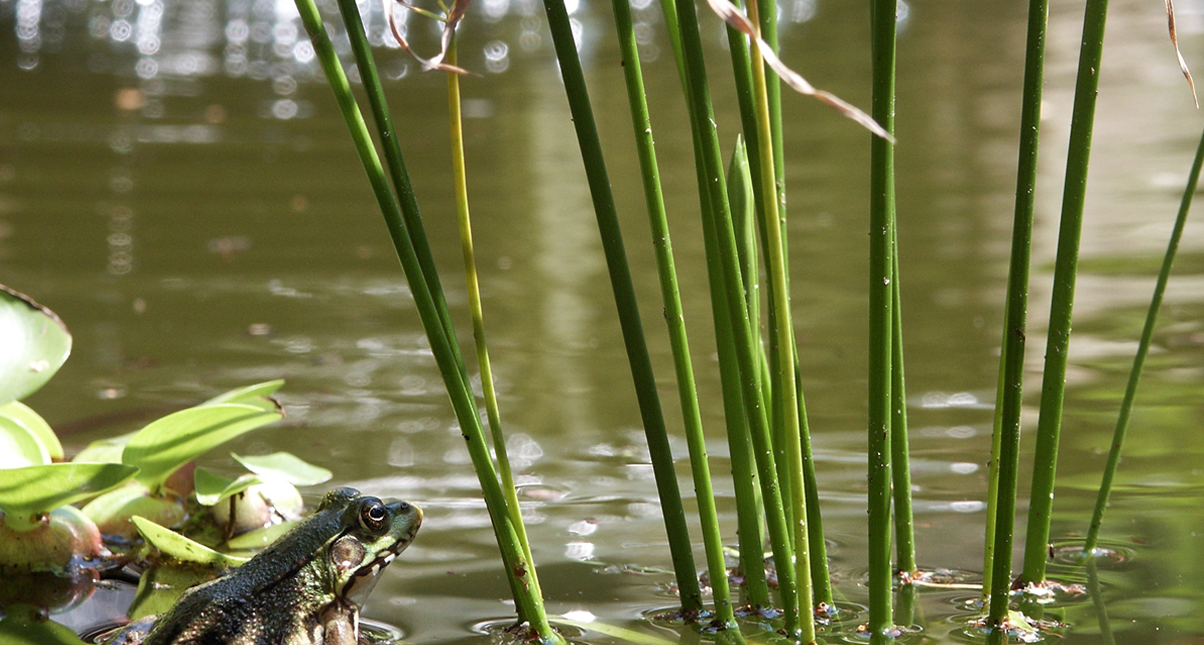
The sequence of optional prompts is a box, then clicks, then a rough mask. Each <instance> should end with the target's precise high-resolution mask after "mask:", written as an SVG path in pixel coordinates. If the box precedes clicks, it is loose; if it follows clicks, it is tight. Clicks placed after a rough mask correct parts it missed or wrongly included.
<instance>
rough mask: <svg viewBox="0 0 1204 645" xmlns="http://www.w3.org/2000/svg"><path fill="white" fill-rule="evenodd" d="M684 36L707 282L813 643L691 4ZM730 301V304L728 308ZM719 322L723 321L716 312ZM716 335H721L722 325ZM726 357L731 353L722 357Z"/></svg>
mask: <svg viewBox="0 0 1204 645" xmlns="http://www.w3.org/2000/svg"><path fill="white" fill-rule="evenodd" d="M676 9H677V19H678V28H679V30H680V31H679V33H680V36H681V46H682V57H683V60H684V68H685V72H686V73H685V77H686V87H687V92H688V96H687V102H686V104H687V106H688V108H689V110H690V112H691V114H690V123H691V128H692V130H693V134H694V145H695V157H696V159H698V160H701V164H700V165H699V169H698V172H699V193H700V199H701V205H702V209H701V210H702V211H703V213H702V215H703V237H704V241H705V242H706V246H707V265H708V275H709V276H710V285H711V293H712V303H713V305H714V306H716V307H717V306H718V305H721V304H726V310H727V324H728V325H730V329H731V332H732V339H733V341H734V342H733V343H732V345H734V349H735V352H734V353H735V358H736V363H737V366H738V369H737V370H736V372H737V373H738V375H739V384H740V392H741V400H742V403H743V406H744V411H745V414H746V419H747V422H748V426H749V435H750V438H751V441H752V444H753V451H754V454H755V456H756V461H757V471H758V476H759V478H760V483H761V490H762V497H763V501H764V504H765V511H766V515H767V518H766V519H767V522H766V524H767V528H768V531H769V537H770V545H771V547H772V549H773V554H774V561H775V563H776V564H777V571H778V583H779V591H780V593H781V596H782V604H783V609H784V610H785V622H786V630H787V632H788V633H790V634H792V635H798V637H799V638H801V639H802V640H803V641H804V642H811V641H812V640H814V618H813V616H812V613H811V611H810V597H811V590H810V589H804V588H801V587H798V586H796V585H797V581H796V579H795V575H794V574H795V570H794V567H793V566H791V563H793V562H794V561H795V554H794V547H793V545H792V540H791V533H790V529H789V526H788V525H787V524H786V521H785V517H784V515H783V506H782V499H781V492H780V488H779V487H778V486H777V485H776V465H775V463H774V458H773V442H772V438H771V437H770V434H769V429H768V427H767V425H766V422H767V419H766V416H765V411H764V399H763V395H762V390H761V387H762V386H761V382H760V369H759V363H758V359H757V357H756V356H757V354H756V350H755V348H754V347H753V346H752V343H751V338H752V332H751V328H750V323H749V316H748V308H747V305H746V302H745V299H744V298H742V297H739V295H738V294H739V293H740V288H741V285H742V284H743V281H742V278H741V275H740V263H739V262H740V261H739V252H738V250H737V244H736V239H735V232H734V228H733V225H732V218H731V212H730V202H729V201H728V195H727V186H726V182H725V180H724V173H723V162H722V159H721V157H720V153H719V139H718V134H717V132H716V130H715V121H714V115H713V113H712V109H711V101H710V89H709V87H708V83H707V78H706V66H705V63H704V61H703V56H702V41H701V35H700V33H699V29H698V16H697V14H696V12H695V9H694V4H693V2H691V1H690V0H678V1H677V3H676ZM723 300H726V303H723V302H722V301H723ZM714 313H715V316H716V318H719V317H720V316H721V315H722V314H721V313H720V312H719V311H718V310H717V309H716V310H715V312H714ZM716 329H717V330H718V329H720V324H719V323H717V325H716ZM722 351H725V350H721V352H722Z"/></svg>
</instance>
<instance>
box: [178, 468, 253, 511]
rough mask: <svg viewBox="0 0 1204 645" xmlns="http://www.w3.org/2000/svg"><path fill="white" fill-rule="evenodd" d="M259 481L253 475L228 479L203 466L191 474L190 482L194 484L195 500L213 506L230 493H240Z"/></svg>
mask: <svg viewBox="0 0 1204 645" xmlns="http://www.w3.org/2000/svg"><path fill="white" fill-rule="evenodd" d="M259 481H260V480H259V478H258V477H256V476H255V475H243V476H242V477H239V478H238V479H230V478H229V477H222V476H221V475H219V474H217V473H212V472H209V471H208V470H205V469H204V468H197V469H196V472H195V473H193V474H192V482H193V484H194V485H195V486H196V501H197V502H199V503H200V504H201V505H202V506H213V505H214V504H216V503H218V502H220V501H221V500H223V499H226V498H227V497H230V496H231V495H235V494H237V493H241V492H243V491H244V490H246V489H248V488H250V487H251V486H254V485H255V484H258V483H259Z"/></svg>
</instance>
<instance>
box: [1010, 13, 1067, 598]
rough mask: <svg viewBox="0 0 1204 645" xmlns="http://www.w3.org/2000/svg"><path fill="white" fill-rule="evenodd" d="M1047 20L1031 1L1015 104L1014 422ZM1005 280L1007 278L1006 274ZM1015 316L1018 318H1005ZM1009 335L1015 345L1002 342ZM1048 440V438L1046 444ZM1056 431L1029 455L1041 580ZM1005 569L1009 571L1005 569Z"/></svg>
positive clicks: (1030, 556) (1028, 563)
mask: <svg viewBox="0 0 1204 645" xmlns="http://www.w3.org/2000/svg"><path fill="white" fill-rule="evenodd" d="M1048 21H1049V1H1048V0H1030V2H1029V7H1028V37H1027V40H1028V43H1027V49H1026V53H1025V61H1024V98H1023V103H1022V106H1021V108H1020V156H1019V162H1018V164H1017V169H1016V209H1015V217H1014V222H1013V224H1012V227H1013V233H1012V254H1013V257H1012V265H1011V267H1010V270H1009V276H1010V275H1015V276H1016V277H1015V283H1014V284H1010V285H1009V296H1008V298H1009V300H1008V302H1009V303H1011V302H1012V299H1017V300H1019V301H1020V302H1019V303H1018V305H1017V306H1016V307H1012V306H1011V305H1010V304H1009V307H1008V320H1009V322H1008V324H1007V326H1006V327H1005V329H1006V330H1008V331H1007V336H1006V337H1005V341H1004V342H1005V351H1004V355H1005V356H1008V357H1010V358H1009V359H1008V360H1014V361H1017V362H1018V363H1019V365H1017V366H1015V367H1014V368H1013V369H1012V370H1011V372H1010V378H1012V379H1016V380H1015V381H1011V380H1009V381H1007V385H1005V387H1012V388H1015V389H1016V390H1017V392H1016V394H1017V396H1016V397H1015V399H1014V400H1011V401H1009V403H1010V404H1011V405H1014V406H1016V409H1015V410H1011V409H1009V408H1008V407H1007V406H1005V407H1004V414H1006V415H1008V416H1007V418H1008V419H1009V422H1010V420H1011V419H1016V421H1015V423H1016V424H1017V425H1019V416H1020V409H1019V408H1020V405H1021V403H1022V401H1021V400H1020V396H1019V390H1020V389H1021V385H1020V382H1019V379H1022V378H1023V372H1024V366H1023V363H1024V333H1025V328H1026V323H1025V320H1024V316H1025V312H1026V309H1027V306H1028V282H1029V264H1030V257H1031V247H1032V228H1033V208H1034V206H1033V205H1034V200H1035V194H1036V185H1037V148H1038V143H1039V139H1040V136H1039V135H1040V127H1041V89H1042V85H1043V83H1044V75H1045V72H1044V70H1045V31H1046V25H1047V23H1048ZM1009 280H1010V278H1009ZM1013 316H1019V317H1020V319H1019V321H1018V322H1016V323H1013V322H1010V321H1011V320H1013ZM1008 339H1010V340H1011V342H1012V344H1013V345H1019V347H1006V345H1007V343H1008ZM1051 439H1052V441H1053V443H1052V445H1051V444H1050V440H1051ZM1057 453H1058V446H1057V435H1056V434H1054V435H1050V434H1041V433H1040V431H1038V434H1037V452H1036V455H1035V457H1034V460H1033V483H1032V489H1031V496H1030V500H1029V511H1028V534H1027V537H1026V539H1025V551H1024V572H1023V573H1022V574H1021V580H1023V581H1026V582H1041V581H1042V580H1044V579H1045V559H1046V553H1047V551H1048V549H1047V548H1046V544H1048V542H1049V519H1050V510H1051V508H1052V506H1053V486H1054V470H1055V466H1056V465H1057ZM1009 573H1010V572H1009Z"/></svg>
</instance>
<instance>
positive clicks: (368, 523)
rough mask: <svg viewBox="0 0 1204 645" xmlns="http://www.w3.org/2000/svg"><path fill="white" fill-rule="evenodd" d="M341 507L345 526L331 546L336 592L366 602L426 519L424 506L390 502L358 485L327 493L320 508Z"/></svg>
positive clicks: (358, 604)
mask: <svg viewBox="0 0 1204 645" xmlns="http://www.w3.org/2000/svg"><path fill="white" fill-rule="evenodd" d="M336 509H341V513H340V517H341V518H342V519H341V522H340V524H341V528H342V531H341V532H340V533H339V535H338V536H336V537H335V538H334V539H333V540H332V541H331V542H330V543H329V545H330V546H329V551H328V552H327V554H328V557H329V559H330V560H329V561H330V568H331V571H332V572H333V574H334V589H335V595H336V596H338V597H339V598H341V599H343V600H345V601H347V602H350V603H352V604H353V605H354V606H355V607H357V608H358V607H362V606H363V604H364V601H365V600H366V599H367V597H368V594H369V593H370V592H371V591H372V588H373V587H375V586H376V580H377V578H378V577H379V574H380V572H381V570H382V569H384V568H385V567H386V566H388V564H389V563H390V562H392V561H393V558H395V557H397V554H399V553H401V552H402V551H403V550H404V549H405V548H406V547H407V546H409V545H410V542H413V541H414V535H415V534H417V533H418V527H419V526H421V525H422V509H420V508H418V507H417V506H414V505H413V504H409V503H407V502H401V501H398V502H392V503H389V504H386V503H385V502H382V501H381V500H380V499H379V498H376V497H372V496H370V495H360V493H359V491H357V490H355V489H353V488H342V489H339V490H334V491H331V492H329V493H327V495H326V497H325V499H323V500H322V504H321V506H320V507H319V509H318V510H319V512H321V511H325V510H336Z"/></svg>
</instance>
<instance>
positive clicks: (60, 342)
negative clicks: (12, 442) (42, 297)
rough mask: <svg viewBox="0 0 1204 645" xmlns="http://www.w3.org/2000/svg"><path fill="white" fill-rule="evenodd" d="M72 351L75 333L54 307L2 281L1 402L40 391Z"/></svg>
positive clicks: (0, 313)
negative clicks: (41, 303) (37, 300)
mask: <svg viewBox="0 0 1204 645" xmlns="http://www.w3.org/2000/svg"><path fill="white" fill-rule="evenodd" d="M70 353H71V334H70V333H68V332H67V326H66V325H64V324H63V321H61V320H59V317H58V316H56V315H55V314H54V312H53V311H51V310H49V309H47V308H45V307H43V306H42V305H39V304H38V303H36V302H34V301H33V300H32V299H31V298H30V297H29V296H26V295H24V294H20V293H17V292H16V291H13V290H12V289H9V288H8V287H5V286H4V285H0V404H3V403H8V402H9V401H15V400H17V399H23V398H25V397H26V396H28V395H29V394H32V393H33V392H35V391H37V389H38V388H40V387H42V385H43V384H45V383H46V381H49V380H50V377H51V376H54V373H55V372H57V371H58V369H59V367H61V366H62V365H63V362H64V361H66V360H67V355H68V354H70Z"/></svg>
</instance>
